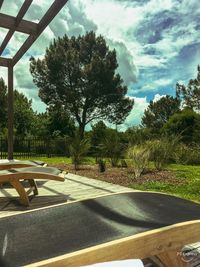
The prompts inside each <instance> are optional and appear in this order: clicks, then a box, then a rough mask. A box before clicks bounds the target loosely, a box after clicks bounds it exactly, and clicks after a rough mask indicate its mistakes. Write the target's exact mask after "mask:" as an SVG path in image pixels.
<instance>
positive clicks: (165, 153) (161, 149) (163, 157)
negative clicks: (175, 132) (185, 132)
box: [146, 136, 179, 170]
mask: <svg viewBox="0 0 200 267" xmlns="http://www.w3.org/2000/svg"><path fill="white" fill-rule="evenodd" d="M178 142H179V139H178V137H171V138H169V137H166V136H164V137H162V138H160V139H157V140H152V141H149V142H147V144H146V145H147V147H148V148H149V149H150V158H151V160H152V161H153V162H154V165H155V168H156V169H157V170H162V169H163V168H164V167H166V166H167V165H168V163H169V162H170V159H171V157H172V154H173V152H174V150H175V147H176V145H177V144H178Z"/></svg>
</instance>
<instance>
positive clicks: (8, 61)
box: [0, 57, 12, 67]
mask: <svg viewBox="0 0 200 267" xmlns="http://www.w3.org/2000/svg"><path fill="white" fill-rule="evenodd" d="M11 63H12V59H9V58H5V57H0V66H1V67H8V66H9V65H10V64H11Z"/></svg>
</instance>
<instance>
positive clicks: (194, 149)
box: [173, 144, 200, 165]
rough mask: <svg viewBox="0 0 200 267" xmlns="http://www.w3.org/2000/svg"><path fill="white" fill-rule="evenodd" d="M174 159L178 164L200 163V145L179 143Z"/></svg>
mask: <svg viewBox="0 0 200 267" xmlns="http://www.w3.org/2000/svg"><path fill="white" fill-rule="evenodd" d="M173 159H174V161H175V162H176V163H177V164H184V165H186V164H190V165H200V145H197V144H196V145H194V146H186V145H185V144H179V145H178V146H177V147H176V149H175V151H174V154H173Z"/></svg>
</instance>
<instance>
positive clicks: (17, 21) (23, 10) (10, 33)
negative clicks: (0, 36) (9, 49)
mask: <svg viewBox="0 0 200 267" xmlns="http://www.w3.org/2000/svg"><path fill="white" fill-rule="evenodd" d="M32 2H33V0H25V1H24V3H23V5H22V7H21V8H20V10H19V13H18V15H17V17H16V19H15V27H17V26H18V25H19V24H20V22H21V21H22V18H23V17H24V15H25V14H26V12H27V10H28V9H29V7H30V5H31V3H32ZM14 32H15V30H14V29H10V30H9V31H8V33H7V35H6V37H5V38H4V40H3V42H2V44H1V46H0V55H1V54H2V53H3V51H4V49H5V48H6V46H7V44H8V42H9V41H10V39H11V38H12V36H13V34H14Z"/></svg>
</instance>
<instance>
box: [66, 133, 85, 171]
mask: <svg viewBox="0 0 200 267" xmlns="http://www.w3.org/2000/svg"><path fill="white" fill-rule="evenodd" d="M89 148H90V143H89V140H88V139H87V138H83V139H81V138H80V136H79V134H76V135H75V136H74V137H73V138H72V139H71V145H70V147H69V150H70V155H71V158H72V163H73V164H74V169H75V170H77V169H78V166H79V165H80V164H81V163H82V162H83V159H84V156H85V155H86V153H87V152H88V150H89Z"/></svg>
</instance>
